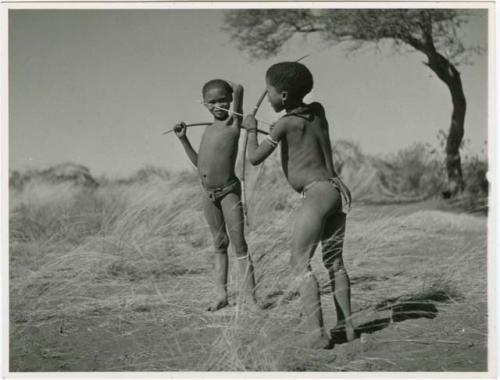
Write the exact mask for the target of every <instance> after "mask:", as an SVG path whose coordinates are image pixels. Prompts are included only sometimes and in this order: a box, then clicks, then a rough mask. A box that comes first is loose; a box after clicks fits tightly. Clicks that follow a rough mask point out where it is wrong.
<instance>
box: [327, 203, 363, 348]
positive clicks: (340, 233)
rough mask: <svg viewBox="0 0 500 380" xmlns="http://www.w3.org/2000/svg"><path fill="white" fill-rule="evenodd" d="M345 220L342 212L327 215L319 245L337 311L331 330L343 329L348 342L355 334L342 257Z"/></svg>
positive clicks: (348, 288)
mask: <svg viewBox="0 0 500 380" xmlns="http://www.w3.org/2000/svg"><path fill="white" fill-rule="evenodd" d="M345 222H346V215H345V214H343V213H336V214H334V215H331V216H329V217H328V219H327V220H326V223H325V226H324V229H323V235H322V237H321V245H322V251H323V262H324V264H325V266H326V268H327V269H328V274H329V275H330V281H331V286H332V293H333V301H334V303H335V310H336V312H337V326H336V327H335V328H334V329H333V331H335V330H337V331H339V330H340V331H341V332H344V331H345V334H346V339H347V341H348V342H350V341H351V340H354V339H355V337H356V335H355V330H354V326H353V324H352V320H351V284H350V281H349V276H348V275H347V271H346V269H345V267H344V260H343V258H342V250H343V246H344V234H345ZM332 335H333V334H332ZM332 338H333V336H332Z"/></svg>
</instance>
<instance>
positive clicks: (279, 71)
mask: <svg viewBox="0 0 500 380" xmlns="http://www.w3.org/2000/svg"><path fill="white" fill-rule="evenodd" d="M266 80H267V81H268V82H269V84H271V85H272V86H273V87H275V88H276V89H277V90H278V91H288V92H289V93H290V94H291V95H292V96H296V97H300V98H303V97H304V96H306V95H307V94H308V93H309V92H311V90H312V88H313V77H312V74H311V72H310V71H309V69H308V68H307V67H305V66H304V65H303V64H301V63H299V62H280V63H276V64H274V65H272V66H271V67H270V68H269V69H268V70H267V72H266Z"/></svg>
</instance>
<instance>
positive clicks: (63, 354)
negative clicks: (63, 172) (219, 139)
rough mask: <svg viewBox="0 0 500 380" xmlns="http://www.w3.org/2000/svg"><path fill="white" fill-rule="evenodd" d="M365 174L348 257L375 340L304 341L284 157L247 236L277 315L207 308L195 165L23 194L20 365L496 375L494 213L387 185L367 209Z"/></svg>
mask: <svg viewBox="0 0 500 380" xmlns="http://www.w3.org/2000/svg"><path fill="white" fill-rule="evenodd" d="M374 165H375V164H374ZM376 165H379V164H376ZM358 172H360V173H361V174H360V176H361V177H360V178H359V181H358V183H357V184H356V186H355V187H356V189H357V193H356V192H355V193H354V195H355V202H354V206H353V210H352V213H351V214H350V215H349V217H348V221H347V223H348V224H347V233H346V241H345V251H344V257H345V262H346V267H347V270H348V272H349V275H350V277H351V281H352V302H353V310H354V321H355V324H356V326H358V330H359V332H360V333H361V337H360V338H359V339H357V340H355V341H353V342H351V343H344V344H337V345H336V346H335V347H334V348H333V350H306V349H302V348H300V347H297V346H296V345H295V344H294V342H295V341H296V340H297V334H299V333H298V332H297V331H296V330H297V324H298V320H299V312H300V309H299V302H298V294H297V293H296V292H295V291H293V290H290V289H289V284H290V282H291V278H290V272H289V267H288V257H289V248H290V246H289V242H290V234H291V227H290V223H291V220H292V214H293V210H294V208H295V207H296V206H297V205H298V204H299V202H300V198H299V196H298V195H296V194H294V193H293V192H292V191H291V190H290V189H289V188H288V187H287V185H286V183H285V181H284V179H283V175H282V174H281V173H280V172H279V170H278V167H277V165H274V163H273V164H269V165H267V166H265V167H264V168H263V169H261V172H260V173H259V175H258V176H257V172H255V173H253V176H252V175H251V176H250V177H251V180H252V182H251V186H252V188H251V191H250V197H249V198H250V199H249V207H250V224H251V225H250V228H249V229H248V231H247V240H248V242H249V247H250V250H251V254H252V256H253V259H254V262H255V266H256V277H257V282H258V290H257V297H258V300H259V303H260V304H261V305H262V306H264V307H265V310H266V313H265V314H264V315H252V314H242V313H239V312H238V311H237V308H236V307H235V306H234V305H232V306H230V307H228V308H225V309H222V310H220V311H217V312H214V313H211V312H207V311H205V309H206V306H207V305H208V303H209V300H210V296H211V291H212V287H213V284H212V276H211V264H210V255H211V238H210V236H209V231H208V228H207V226H206V224H205V221H204V219H203V215H202V212H201V205H200V202H199V194H200V191H201V188H200V186H199V184H198V180H197V178H196V175H195V174H194V173H190V172H189V173H188V172H186V173H181V174H177V175H167V174H165V175H162V174H161V171H158V172H157V173H155V172H152V173H150V175H142V176H141V175H139V176H136V177H134V178H131V179H130V180H128V181H127V180H123V181H107V182H103V181H101V182H102V183H101V185H100V186H99V187H98V188H96V189H85V188H82V187H81V186H75V185H72V184H70V183H64V182H62V183H49V182H44V181H39V180H33V181H31V182H28V183H26V184H24V186H23V187H22V189H11V193H10V242H9V245H10V256H9V264H10V289H9V292H10V371H178V370H184V371H188V370H189V371H212V370H213V371H244V370H249V371H277V370H278V371H486V370H487V338H488V331H487V316H488V309H487V293H486V288H487V283H486V278H487V276H486V263H487V250H486V242H487V220H486V216H485V214H484V213H479V214H478V213H476V214H470V213H465V212H461V211H460V210H459V209H457V208H454V207H450V206H449V205H448V204H443V202H442V201H440V200H439V199H437V198H432V197H430V198H429V197H428V196H422V197H419V196H417V195H415V194H414V195H415V196H414V198H413V201H412V202H409V201H408V199H407V200H406V201H404V199H403V198H398V200H397V203H394V202H389V201H388V198H389V199H390V194H388V193H387V191H385V192H384V193H383V195H384V197H385V198H384V199H383V202H381V201H379V202H367V200H366V194H368V192H369V191H368V190H366V187H367V186H369V189H370V191H371V192H372V193H373V191H374V190H373V189H374V187H373V186H375V185H376V183H375V179H373V178H372V180H371V181H368V182H369V183H368V182H367V181H366V175H364V174H363V171H362V170H361V171H360V170H358ZM345 173H346V181H347V183H348V184H349V185H351V186H353V185H352V184H353V183H356V181H357V179H356V178H355V175H354V174H352V175H349V173H348V172H345ZM143 174H144V173H143ZM146 174H147V173H146ZM361 179H363V180H364V181H365V182H367V183H366V184H365V185H364V186H365V187H364V189H365V190H366V191H365V192H363V191H362V190H363V188H362V186H361V185H360V184H361ZM374 184H375V185H374ZM377 186H379V187H380V185H377ZM386 190H387V189H386ZM379 195H380V194H379ZM363 196H364V197H365V198H363ZM356 197H357V198H356ZM356 199H357V200H358V201H357V202H356ZM395 199H396V198H395ZM319 256H320V255H316V256H315V258H314V260H313V267H314V269H315V271H316V273H317V275H318V278H319V281H320V285H321V292H322V304H323V307H324V310H325V318H326V324H327V326H329V327H333V325H334V324H335V311H334V306H333V301H332V294H331V289H330V287H329V285H328V275H327V272H326V270H325V269H324V268H323V266H322V263H321V260H320V257H319ZM232 259H234V254H233V253H232V252H230V270H231V273H230V279H229V281H230V284H229V291H230V301H231V303H234V302H235V301H236V299H237V294H238V289H237V284H238V278H237V272H236V268H235V266H234V260H232Z"/></svg>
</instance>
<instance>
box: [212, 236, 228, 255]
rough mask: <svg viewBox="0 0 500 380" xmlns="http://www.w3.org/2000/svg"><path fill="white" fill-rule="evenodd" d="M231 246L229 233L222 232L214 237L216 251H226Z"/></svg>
mask: <svg viewBox="0 0 500 380" xmlns="http://www.w3.org/2000/svg"><path fill="white" fill-rule="evenodd" d="M228 246H229V238H228V237H227V235H225V234H224V235H223V234H220V235H218V236H217V237H216V238H215V239H214V248H215V251H216V252H219V253H226V252H227V247H228Z"/></svg>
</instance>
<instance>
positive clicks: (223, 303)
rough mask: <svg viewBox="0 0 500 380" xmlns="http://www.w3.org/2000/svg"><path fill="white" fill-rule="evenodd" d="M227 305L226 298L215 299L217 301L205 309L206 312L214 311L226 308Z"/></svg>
mask: <svg viewBox="0 0 500 380" xmlns="http://www.w3.org/2000/svg"><path fill="white" fill-rule="evenodd" d="M228 304H229V303H228V302H227V296H222V297H217V299H216V300H215V301H214V302H213V303H212V304H211V305H210V306H209V307H208V308H207V310H208V311H216V310H219V309H222V308H223V307H226V306H227V305H228Z"/></svg>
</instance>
